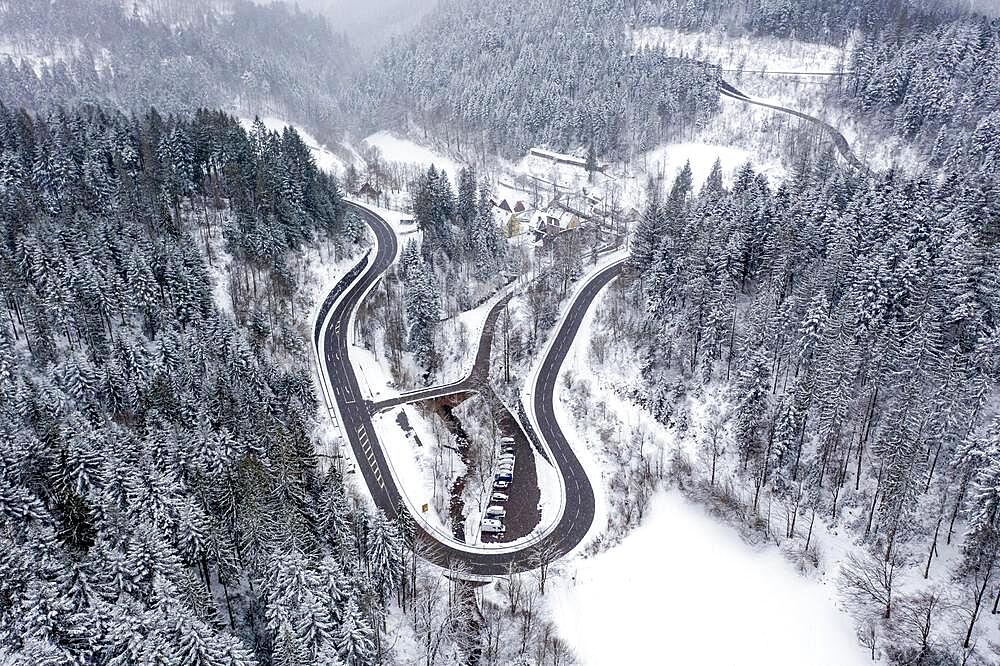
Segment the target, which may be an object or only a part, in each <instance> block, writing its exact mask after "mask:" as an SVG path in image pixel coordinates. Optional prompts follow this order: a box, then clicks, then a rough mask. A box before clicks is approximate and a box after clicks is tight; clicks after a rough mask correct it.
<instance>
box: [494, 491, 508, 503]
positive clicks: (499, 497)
mask: <svg viewBox="0 0 1000 666" xmlns="http://www.w3.org/2000/svg"><path fill="white" fill-rule="evenodd" d="M509 499H510V496H509V495H508V494H507V493H493V494H492V495H490V501H491V502H493V503H499V502H506V501H507V500H509Z"/></svg>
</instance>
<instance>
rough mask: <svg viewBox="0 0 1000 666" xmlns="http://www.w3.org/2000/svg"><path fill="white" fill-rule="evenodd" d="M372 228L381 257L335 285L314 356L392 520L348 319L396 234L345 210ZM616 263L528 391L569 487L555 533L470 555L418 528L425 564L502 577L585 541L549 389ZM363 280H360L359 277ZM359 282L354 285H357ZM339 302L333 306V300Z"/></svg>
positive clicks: (382, 267) (588, 495)
mask: <svg viewBox="0 0 1000 666" xmlns="http://www.w3.org/2000/svg"><path fill="white" fill-rule="evenodd" d="M347 206H348V208H349V209H350V210H351V211H353V212H355V213H357V214H358V215H359V216H360V217H361V219H363V220H364V221H365V222H366V223H367V224H368V226H369V227H370V228H371V230H372V232H373V233H374V234H375V237H376V238H377V239H378V251H377V252H376V254H375V257H374V259H373V260H372V262H371V265H370V266H368V267H367V268H365V265H366V262H367V259H368V257H366V258H365V259H363V260H362V261H361V262H360V263H359V264H358V265H357V266H355V267H354V268H353V269H351V271H349V272H348V274H347V275H346V276H344V278H343V279H342V280H341V281H340V282H339V283H338V284H337V286H335V287H334V289H333V290H332V291H331V293H330V295H329V296H328V297H327V299H326V301H325V302H324V304H323V306H322V307H321V309H320V316H319V317H318V319H317V323H316V330H315V336H316V339H315V342H316V345H317V353H319V351H320V345H319V341H320V339H322V340H323V341H324V342H325V348H324V357H323V358H322V363H323V365H324V367H325V368H326V371H327V374H328V377H329V390H330V398H331V399H332V400H333V401H334V402H335V403H336V406H337V409H338V412H339V416H340V419H341V423H340V426H341V429H342V431H343V433H344V435H345V437H346V438H347V440H348V441H349V442H350V445H351V448H352V450H353V451H354V455H355V458H356V459H357V461H358V467H359V470H360V472H361V475H362V477H363V478H364V480H365V484H366V485H367V486H368V489H369V491H370V492H371V495H372V497H373V499H374V500H375V503H376V505H377V506H378V507H379V508H380V509H381V510H382V511H384V512H385V513H386V515H388V516H395V515H396V512H397V507H399V506H401V505H403V504H404V503H402V502H401V501H400V493H399V489H398V488H397V486H396V483H395V481H394V479H393V478H392V474H391V473H390V472H389V468H388V466H387V465H386V459H385V454H384V452H383V451H382V448H381V446H380V444H379V441H378V438H377V436H376V433H375V428H374V427H373V426H372V421H371V408H370V403H367V402H366V401H365V398H364V394H363V393H362V392H361V388H360V386H359V384H358V379H357V376H356V375H355V372H354V368H353V367H352V366H351V362H350V359H349V356H348V339H349V338H348V336H349V335H350V328H351V327H350V318H351V313H352V312H353V311H354V310H355V308H356V307H357V306H358V305H359V304H360V303H361V301H362V300H363V299H364V297H365V294H366V293H367V292H368V290H369V288H370V287H371V286H372V285H374V284H375V283H376V282H377V281H378V280H379V279H380V278H381V277H382V275H383V274H384V273H385V271H386V270H387V269H388V268H389V266H390V265H392V262H393V261H394V260H395V257H396V249H397V242H396V236H395V234H394V233H393V231H392V229H391V228H390V227H389V225H388V223H386V221H385V220H383V219H382V218H381V217H379V216H378V215H376V214H375V213H373V212H371V211H370V210H368V209H367V208H364V207H362V206H358V205H356V204H351V203H348V204H347ZM621 266H622V264H621V263H616V264H613V265H611V266H609V267H607V268H605V269H604V270H602V271H601V272H600V273H599V274H597V276H596V277H594V278H593V279H592V280H591V281H590V282H589V283H587V285H586V286H585V287H584V288H583V289H582V290H581V291H580V292H579V293H578V295H577V297H576V299H575V300H574V302H573V303H572V305H571V306H570V309H569V312H568V314H567V316H566V317H565V318H564V319H563V321H562V323H561V324H560V326H559V330H558V331H557V332H556V334H555V339H554V341H553V344H552V346H551V347H550V349H549V352H548V354H547V356H546V357H545V359H544V360H543V362H542V367H541V370H540V372H539V373H538V380H537V384H536V386H535V387H533V394H532V400H533V401H534V407H535V413H536V415H537V418H538V425H539V429H540V433H539V434H540V435H541V437H542V438H543V439H544V440H545V441H546V442H547V443H548V445H549V448H550V449H551V450H552V454H553V457H554V461H553V462H554V463H555V464H556V467H557V469H558V471H559V473H560V474H561V475H562V478H563V480H564V483H565V487H566V503H565V509H564V511H563V513H562V516H561V517H560V519H559V522H558V524H557V525H556V526H555V528H554V529H553V530H552V531H551V532H550V533H549V534H548V535H547V536H546V537H545V538H544V539H543V540H541V541H540V542H536V543H534V544H531V545H528V546H525V547H524V548H521V549H518V550H513V551H511V552H504V553H498V552H495V551H494V552H491V551H490V550H487V549H483V550H476V551H475V552H468V551H466V550H463V549H460V548H456V547H454V546H452V545H451V544H449V543H447V542H446V541H444V540H441V539H439V538H438V537H437V536H436V535H434V534H432V533H430V532H427V531H425V530H424V529H423V528H422V527H421V525H420V523H419V522H417V523H416V527H417V538H418V542H419V543H420V545H421V548H420V552H421V555H422V556H423V557H425V559H427V560H429V561H431V562H433V563H434V564H438V565H440V566H442V567H445V568H448V569H453V570H460V571H464V572H467V573H470V574H474V575H484V576H490V575H502V574H506V573H508V572H510V571H511V570H513V571H527V570H529V569H532V568H537V567H538V566H539V565H540V555H539V554H540V553H545V554H544V556H543V557H542V559H544V560H545V561H551V560H553V559H555V558H556V557H559V556H561V555H564V554H565V553H567V552H569V551H570V550H572V549H573V548H574V547H575V546H576V545H577V544H578V543H580V541H581V540H582V539H583V538H584V536H586V534H587V532H588V531H589V530H590V526H591V523H593V520H594V489H593V487H592V486H591V484H590V480H589V479H588V477H587V473H586V472H585V471H584V469H583V466H582V465H581V464H580V461H579V460H578V459H577V457H576V455H575V453H574V452H573V447H572V445H571V444H570V442H569V441H568V440H567V439H566V437H565V435H564V434H563V432H562V430H561V429H560V428H559V424H558V423H557V422H556V418H555V410H554V400H553V391H554V390H555V385H556V380H557V379H558V376H559V368H560V366H561V365H562V363H563V360H564V359H565V358H566V354H567V353H568V352H569V349H570V347H571V346H572V344H573V340H574V338H575V337H576V334H577V331H578V330H579V328H580V324H581V322H582V321H583V318H584V316H585V315H586V313H587V310H588V309H589V307H590V304H591V303H592V302H593V300H594V298H596V297H597V295H598V293H600V291H601V289H602V288H603V287H604V286H605V285H607V284H608V283H609V282H610V281H611V280H613V279H614V278H615V277H616V276H617V275H618V274H619V273H620V271H621ZM359 275H360V277H359ZM355 280H356V282H355ZM341 295H343V298H342V300H340V301H339V302H337V303H336V304H335V305H334V302H335V301H336V300H337V298H338V297H340V296H341Z"/></svg>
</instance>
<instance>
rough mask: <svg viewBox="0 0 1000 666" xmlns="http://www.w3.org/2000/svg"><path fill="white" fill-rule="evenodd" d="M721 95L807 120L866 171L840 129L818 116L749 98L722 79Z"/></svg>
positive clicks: (851, 163)
mask: <svg viewBox="0 0 1000 666" xmlns="http://www.w3.org/2000/svg"><path fill="white" fill-rule="evenodd" d="M719 93H720V94H722V95H723V96H725V97H729V98H730V99H735V100H738V101H740V102H743V103H744V104H753V105H755V106H762V107H764V108H766V109H773V110H775V111H780V112H782V113H787V114H789V115H792V116H795V117H797V118H802V119H803V120H807V121H809V122H811V123H813V124H814V125H817V126H819V127H820V128H821V129H822V130H823V131H825V132H826V133H827V134H829V135H830V138H831V139H833V145H834V146H835V147H836V148H837V151H838V152H839V153H840V154H841V156H842V157H843V158H844V161H846V162H847V163H848V164H850V165H851V166H852V167H854V168H855V169H864V168H865V165H864V163H863V162H862V161H861V160H859V159H858V157H857V155H855V154H854V151H853V150H851V145H850V144H849V143H848V142H847V138H846V137H845V136H844V135H843V133H841V131H840V130H839V129H837V128H836V127H834V126H833V125H831V124H830V123H828V122H826V121H825V120H820V119H819V118H817V117H816V116H810V115H809V114H808V113H803V112H801V111H796V110H795V109H789V108H788V107H784V106H779V105H777V104H770V103H768V102H762V101H760V100H757V99H754V98H752V97H749V96H747V95H745V94H743V93H742V92H740V91H739V90H737V89H736V88H734V87H733V86H732V85H730V84H729V83H726V82H725V81H723V80H722V79H719Z"/></svg>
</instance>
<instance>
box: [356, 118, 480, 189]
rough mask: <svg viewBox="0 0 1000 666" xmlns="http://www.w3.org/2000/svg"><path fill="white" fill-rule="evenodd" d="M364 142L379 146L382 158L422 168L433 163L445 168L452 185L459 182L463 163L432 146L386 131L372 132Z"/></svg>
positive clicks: (375, 146) (436, 166)
mask: <svg viewBox="0 0 1000 666" xmlns="http://www.w3.org/2000/svg"><path fill="white" fill-rule="evenodd" d="M363 143H364V144H366V145H368V146H372V147H374V148H378V150H379V152H380V153H381V155H382V159H384V160H386V161H389V162H400V163H402V164H414V165H417V166H419V167H422V168H426V167H428V166H430V165H431V164H433V165H434V166H435V168H437V169H439V170H440V169H444V170H445V172H446V173H447V174H448V179H449V180H450V181H451V185H452V187H455V186H457V184H458V172H459V171H460V170H461V168H462V165H461V164H460V163H458V162H456V161H455V160H453V159H451V158H450V157H445V156H444V155H442V154H441V153H439V152H437V151H435V150H433V149H431V148H428V147H426V146H423V145H420V144H418V143H415V142H413V141H410V140H409V139H405V138H401V137H398V136H396V135H394V134H392V133H391V132H384V131H383V132H376V133H375V134H372V135H371V136H369V137H367V138H365V140H364V141H363Z"/></svg>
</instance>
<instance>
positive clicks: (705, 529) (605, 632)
mask: <svg viewBox="0 0 1000 666" xmlns="http://www.w3.org/2000/svg"><path fill="white" fill-rule="evenodd" d="M553 580H554V581H555V582H554V584H553V589H552V592H551V593H549V592H547V593H546V598H547V604H548V606H549V608H550V611H551V618H552V619H553V621H554V622H555V624H556V626H557V628H558V631H559V634H560V636H561V637H562V638H563V639H565V640H566V641H567V642H568V643H569V644H570V645H572V646H573V648H574V650H575V651H576V653H577V656H578V657H580V659H581V661H582V663H584V664H588V665H594V666H599V665H604V664H636V665H640V664H761V665H763V664H767V665H769V666H775V665H779V664H788V665H789V666H792V665H795V666H798V665H800V664H812V665H815V666H821V665H829V666H848V665H850V664H859V665H860V664H864V663H870V660H869V659H868V658H867V655H866V653H865V651H864V649H863V648H861V646H860V645H858V643H857V639H856V638H855V634H854V631H853V628H852V625H851V622H850V619H849V618H848V616H847V615H846V614H843V613H840V612H838V611H837V607H836V606H837V604H836V601H835V599H834V589H833V588H832V587H831V586H830V584H825V585H824V584H820V583H816V582H813V581H811V580H807V579H805V578H802V577H801V576H799V575H798V574H797V573H796V571H795V570H794V569H793V568H792V566H791V565H789V564H788V563H787V562H786V561H784V559H783V558H782V557H781V555H779V554H778V553H776V552H774V551H763V552H758V551H755V550H753V549H752V548H750V547H749V546H747V545H746V544H745V543H744V542H742V541H741V540H740V539H739V537H738V536H737V535H736V534H735V533H734V532H733V531H732V530H731V529H730V528H728V527H726V526H724V525H722V524H720V523H719V522H717V521H716V520H715V519H713V518H711V517H710V516H708V515H707V514H706V513H705V512H704V510H703V509H701V508H700V507H698V506H696V505H694V504H691V503H690V502H688V501H687V500H686V499H684V498H683V497H682V496H681V495H680V494H679V493H677V492H663V493H660V494H658V495H657V496H656V497H655V498H654V499H653V501H652V503H651V507H650V511H649V514H648V515H647V517H646V519H645V520H644V522H643V524H642V526H641V527H639V528H638V529H637V530H635V531H634V532H633V533H632V534H630V535H629V536H627V537H626V538H625V539H624V541H622V543H621V544H620V545H618V546H616V547H614V548H612V549H611V550H609V551H607V552H604V553H601V554H599V555H597V556H595V557H593V558H590V559H587V560H576V561H574V562H573V564H572V565H567V568H566V571H565V572H564V575H562V576H559V577H558V578H555V579H553ZM610 609H614V611H613V612H609V610H610Z"/></svg>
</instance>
